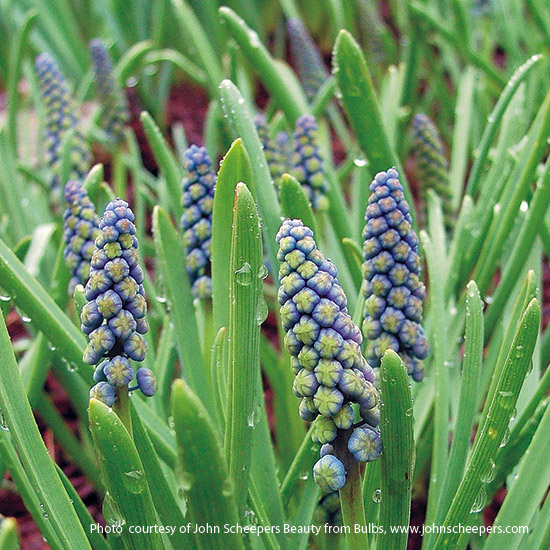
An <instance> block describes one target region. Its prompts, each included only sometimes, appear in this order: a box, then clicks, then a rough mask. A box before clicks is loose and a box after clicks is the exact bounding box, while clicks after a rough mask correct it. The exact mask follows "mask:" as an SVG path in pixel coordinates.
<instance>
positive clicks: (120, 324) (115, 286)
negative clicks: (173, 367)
mask: <svg viewBox="0 0 550 550" xmlns="http://www.w3.org/2000/svg"><path fill="white" fill-rule="evenodd" d="M133 221H134V213H133V212H132V210H131V209H130V208H129V207H128V203H127V202H126V201H123V200H122V199H116V200H113V201H111V202H110V203H109V204H108V205H107V207H106V208H105V213H104V214H103V217H102V218H101V221H100V222H99V228H100V229H101V233H100V234H99V236H98V237H97V239H96V242H95V245H96V249H95V250H94V253H93V254H92V259H91V270H90V278H89V279H88V283H87V284H86V287H85V290H84V293H85V296H86V299H87V300H88V302H87V303H86V305H85V306H84V307H83V308H82V313H81V316H80V320H81V323H82V331H83V332H84V333H85V334H87V335H88V338H89V341H88V345H87V347H86V350H85V352H84V357H83V360H84V362H85V363H86V364H88V365H96V364H97V363H99V362H100V361H101V363H100V364H99V366H98V367H97V368H96V370H95V372H94V380H95V381H96V382H97V384H96V385H95V386H94V387H93V388H92V389H91V391H90V396H91V397H95V398H96V399H100V400H102V401H103V402H105V403H106V404H107V405H112V404H113V403H114V401H115V398H116V391H115V390H119V391H120V390H123V389H124V390H125V391H132V390H135V389H138V388H139V389H140V390H141V391H142V393H143V394H144V395H146V396H148V397H149V396H152V395H154V394H155V392H156V380H155V377H154V375H153V373H152V372H151V370H150V369H147V368H144V367H142V368H140V369H138V371H137V373H136V381H137V385H136V386H135V387H128V386H129V384H130V383H131V381H132V380H133V378H134V370H133V368H132V366H131V365H130V360H133V361H143V360H144V359H145V354H146V353H147V342H146V341H145V339H144V338H143V336H142V335H143V334H145V333H146V332H147V331H148V330H149V324H148V322H147V319H146V318H145V315H146V313H147V302H146V301H145V297H144V292H143V286H142V283H143V278H144V275H143V271H142V269H141V267H140V266H139V255H138V251H137V248H138V242H137V238H136V236H135V232H136V227H135V225H134V223H133Z"/></svg>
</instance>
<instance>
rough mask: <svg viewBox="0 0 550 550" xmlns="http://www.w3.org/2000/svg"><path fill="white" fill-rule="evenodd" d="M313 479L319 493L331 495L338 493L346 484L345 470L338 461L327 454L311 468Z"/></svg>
mask: <svg viewBox="0 0 550 550" xmlns="http://www.w3.org/2000/svg"><path fill="white" fill-rule="evenodd" d="M313 478H314V479H315V483H317V485H319V487H320V488H321V491H324V492H325V493H332V492H333V491H339V490H340V489H341V488H342V487H343V486H344V485H345V484H346V470H345V468H344V465H343V464H342V462H340V460H338V459H337V458H336V457H335V456H334V455H330V454H327V455H325V456H323V457H322V458H320V459H319V460H318V461H317V462H316V463H315V466H313Z"/></svg>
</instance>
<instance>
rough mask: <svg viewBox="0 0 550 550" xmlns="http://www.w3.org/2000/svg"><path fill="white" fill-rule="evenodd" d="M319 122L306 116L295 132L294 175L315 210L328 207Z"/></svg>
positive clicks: (299, 121)
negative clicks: (318, 134) (319, 139)
mask: <svg viewBox="0 0 550 550" xmlns="http://www.w3.org/2000/svg"><path fill="white" fill-rule="evenodd" d="M317 132H318V128H317V122H316V120H315V117H314V116H313V115H309V114H305V115H302V116H301V117H299V118H298V120H297V121H296V130H295V131H294V155H293V159H292V165H293V166H292V168H293V173H294V175H295V176H296V179H297V180H298V181H299V182H300V183H301V184H302V185H303V187H304V188H305V190H306V192H307V195H308V198H309V200H310V201H311V204H312V206H313V208H314V209H315V210H325V209H326V208H327V207H328V199H327V197H326V193H327V182H326V180H325V174H324V162H323V157H322V156H321V151H320V147H319V143H318V139H317Z"/></svg>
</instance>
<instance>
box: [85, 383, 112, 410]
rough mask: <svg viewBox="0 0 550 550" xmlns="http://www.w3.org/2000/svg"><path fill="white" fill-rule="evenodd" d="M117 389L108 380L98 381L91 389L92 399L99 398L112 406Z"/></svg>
mask: <svg viewBox="0 0 550 550" xmlns="http://www.w3.org/2000/svg"><path fill="white" fill-rule="evenodd" d="M115 398H116V394H115V390H114V388H113V386H110V385H109V384H108V383H107V382H98V383H97V384H96V385H95V386H93V387H92V388H91V389H90V399H97V400H99V401H101V402H103V403H105V405H107V406H108V407H112V406H113V405H114V403H115Z"/></svg>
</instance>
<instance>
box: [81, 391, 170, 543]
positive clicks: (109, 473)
mask: <svg viewBox="0 0 550 550" xmlns="http://www.w3.org/2000/svg"><path fill="white" fill-rule="evenodd" d="M90 430H91V432H92V437H93V440H94V446H95V450H96V453H97V455H98V458H99V464H100V466H101V472H102V473H103V478H104V482H105V486H106V487H107V490H108V492H109V495H110V497H111V498H112V499H113V501H114V504H115V506H116V508H117V510H118V513H119V514H120V517H119V518H118V519H119V520H120V524H121V527H122V535H121V536H122V539H123V541H124V545H125V547H126V548H128V549H131V550H141V549H143V550H146V549H149V550H157V549H158V550H161V549H163V548H164V547H163V544H162V539H161V536H160V534H159V533H154V532H153V533H149V534H148V535H146V536H144V535H143V534H139V533H135V532H131V530H130V528H131V527H135V526H138V525H144V526H147V525H155V523H156V515H155V508H154V507H153V501H152V498H151V492H150V490H149V485H148V484H147V478H146V476H145V471H144V469H143V464H142V462H141V460H140V458H139V454H138V452H137V449H136V447H135V445H134V442H133V441H132V438H131V436H130V434H129V433H128V431H127V430H126V428H125V426H124V424H123V423H122V421H121V420H120V418H119V417H118V416H117V414H116V413H115V412H114V411H113V409H111V408H110V407H107V405H105V404H104V403H102V402H101V401H98V400H97V399H91V400H90Z"/></svg>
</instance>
